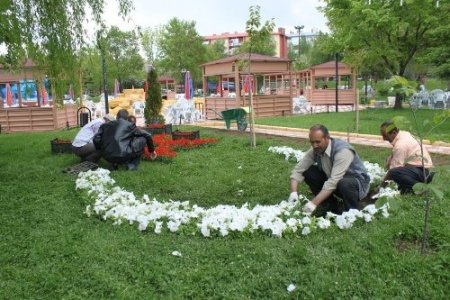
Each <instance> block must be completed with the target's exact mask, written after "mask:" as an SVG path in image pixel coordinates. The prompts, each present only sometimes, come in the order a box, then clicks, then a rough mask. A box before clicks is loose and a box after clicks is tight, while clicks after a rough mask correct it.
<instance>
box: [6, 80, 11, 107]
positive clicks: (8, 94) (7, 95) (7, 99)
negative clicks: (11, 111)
mask: <svg viewBox="0 0 450 300" xmlns="http://www.w3.org/2000/svg"><path fill="white" fill-rule="evenodd" d="M12 102H13V95H12V91H11V85H10V84H9V83H7V84H6V104H8V106H11V105H12Z"/></svg>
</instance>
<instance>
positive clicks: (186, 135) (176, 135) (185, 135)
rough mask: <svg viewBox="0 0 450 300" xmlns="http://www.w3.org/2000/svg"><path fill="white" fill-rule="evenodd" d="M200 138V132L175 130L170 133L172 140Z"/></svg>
mask: <svg viewBox="0 0 450 300" xmlns="http://www.w3.org/2000/svg"><path fill="white" fill-rule="evenodd" d="M199 138H200V131H199V130H196V131H179V130H175V131H174V132H172V140H179V139H187V140H195V139H199Z"/></svg>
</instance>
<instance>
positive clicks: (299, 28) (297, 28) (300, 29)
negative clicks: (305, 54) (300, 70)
mask: <svg viewBox="0 0 450 300" xmlns="http://www.w3.org/2000/svg"><path fill="white" fill-rule="evenodd" d="M303 28H305V26H303V25H301V26H295V29H296V30H297V31H298V57H300V32H301V31H302V29H303Z"/></svg>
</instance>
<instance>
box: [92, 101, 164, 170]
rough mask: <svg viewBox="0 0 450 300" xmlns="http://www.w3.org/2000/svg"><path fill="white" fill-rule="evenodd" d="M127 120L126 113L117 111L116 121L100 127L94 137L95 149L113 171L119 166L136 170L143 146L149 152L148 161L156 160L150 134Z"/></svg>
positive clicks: (125, 111)
mask: <svg viewBox="0 0 450 300" xmlns="http://www.w3.org/2000/svg"><path fill="white" fill-rule="evenodd" d="M127 118H128V111H127V110H126V109H121V110H119V112H118V113H117V117H116V120H115V121H112V122H109V123H105V124H103V125H102V126H100V129H99V130H98V133H97V134H96V135H95V136H94V144H95V147H96V148H97V149H99V150H100V151H101V154H102V157H103V158H104V159H105V160H106V161H108V162H109V163H110V164H111V167H112V169H113V170H116V169H117V168H118V166H119V165H126V167H127V169H128V170H137V168H138V165H139V163H140V160H141V156H142V154H143V153H144V147H145V146H147V147H148V150H149V151H150V159H151V160H154V159H155V158H156V152H155V146H154V144H153V139H152V136H151V135H150V133H148V132H146V131H144V130H142V129H140V128H138V127H136V124H133V123H131V122H129V121H128V120H127Z"/></svg>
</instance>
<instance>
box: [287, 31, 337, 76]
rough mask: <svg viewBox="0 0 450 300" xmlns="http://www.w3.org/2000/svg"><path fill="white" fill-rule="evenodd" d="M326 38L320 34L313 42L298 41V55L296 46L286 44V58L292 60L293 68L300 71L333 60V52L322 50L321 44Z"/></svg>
mask: <svg viewBox="0 0 450 300" xmlns="http://www.w3.org/2000/svg"><path fill="white" fill-rule="evenodd" d="M327 38H328V36H327V35H326V34H324V33H322V32H320V33H319V35H318V37H316V38H315V39H313V40H309V41H308V40H307V39H305V38H303V39H300V55H299V52H298V51H299V50H298V49H299V48H298V45H294V44H293V43H292V42H289V44H288V57H289V58H290V59H292V60H293V68H294V69H295V70H302V69H306V68H309V67H311V66H314V65H318V64H321V63H324V62H327V61H330V60H333V59H334V57H333V56H334V52H333V51H327V50H326V49H323V47H322V44H324V42H325V41H326V39H327Z"/></svg>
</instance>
